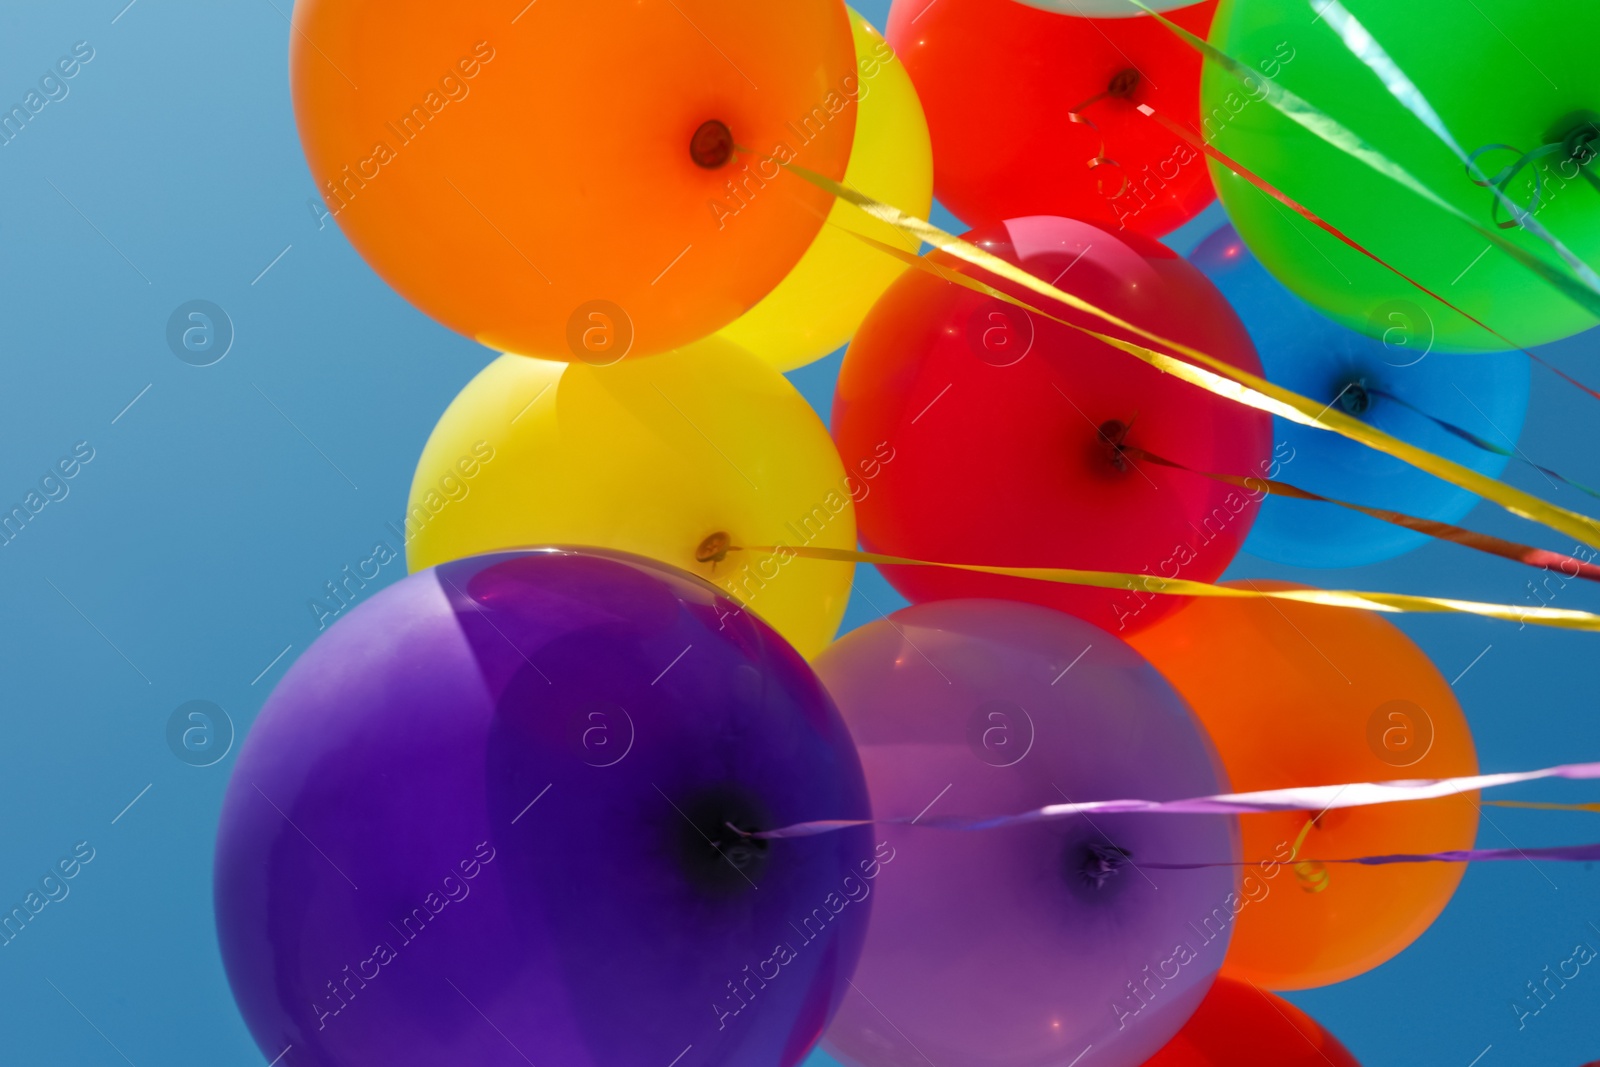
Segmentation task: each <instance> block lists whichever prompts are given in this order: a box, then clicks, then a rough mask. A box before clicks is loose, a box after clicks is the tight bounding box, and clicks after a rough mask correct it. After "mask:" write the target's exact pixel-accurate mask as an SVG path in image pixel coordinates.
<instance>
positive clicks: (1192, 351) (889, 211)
mask: <svg viewBox="0 0 1600 1067" xmlns="http://www.w3.org/2000/svg"><path fill="white" fill-rule="evenodd" d="M781 166H783V168H784V169H785V170H787V171H790V172H791V173H793V174H795V175H797V176H798V177H800V178H802V179H804V180H805V181H807V182H810V183H811V184H812V185H815V186H817V187H818V188H821V189H824V190H826V191H827V192H829V193H832V194H833V195H834V196H835V197H836V198H838V199H840V200H844V201H846V202H848V203H851V204H854V205H855V206H856V207H858V208H860V209H861V210H862V211H864V212H865V213H866V214H868V215H869V216H871V217H872V218H875V219H878V220H880V221H882V222H885V223H887V224H889V225H890V226H893V227H895V228H896V229H898V230H899V231H900V232H902V233H904V234H906V235H907V236H909V237H913V238H915V239H917V240H920V241H925V242H927V243H928V244H931V245H933V246H934V247H935V248H938V249H940V250H941V251H944V252H946V253H948V254H949V255H951V256H953V257H955V258H956V259H959V260H961V261H963V262H965V263H968V264H971V265H972V266H975V267H978V268H980V269H982V270H986V271H988V272H990V273H992V274H994V275H996V276H997V277H999V278H1003V279H1004V280H1006V281H1009V282H1012V283H1014V284H1016V285H1019V286H1021V287H1023V288H1025V289H1028V290H1030V291H1032V292H1034V293H1037V294H1039V295H1040V296H1044V297H1046V298H1048V299H1050V300H1054V301H1058V302H1060V303H1062V304H1065V305H1066V306H1068V307H1070V308H1072V309H1074V310H1076V311H1080V312H1082V313H1084V314H1087V315H1091V316H1093V317H1095V318H1097V319H1100V320H1101V321H1102V322H1105V323H1107V324H1108V325H1110V326H1113V327H1115V328H1117V329H1119V330H1124V331H1126V332H1128V333H1130V334H1132V335H1134V336H1136V337H1140V338H1143V339H1144V340H1147V341H1149V342H1151V343H1152V344H1157V345H1160V346H1162V347H1163V348H1168V349H1171V350H1172V351H1174V352H1177V353H1178V354H1179V355H1181V356H1182V357H1184V358H1182V359H1180V358H1178V356H1173V355H1169V354H1167V353H1166V352H1158V351H1156V350H1154V349H1152V348H1147V347H1145V346H1144V345H1140V344H1136V343H1134V342H1132V341H1128V340H1124V339H1123V338H1120V337H1112V336H1110V335H1108V334H1104V333H1100V332H1099V331H1097V330H1091V329H1089V328H1088V327H1086V326H1081V325H1079V324H1077V323H1073V322H1068V321H1067V320H1066V319H1063V318H1060V317H1059V316H1056V315H1051V314H1049V313H1048V312H1045V311H1041V310H1039V309H1038V308H1036V307H1034V306H1032V305H1031V304H1029V303H1027V302H1026V301H1023V300H1020V299H1018V298H1017V297H1014V296H1012V295H1011V294H1009V293H1006V292H1002V291H1001V290H999V289H996V288H995V287H994V286H992V285H989V284H988V283H986V282H983V281H981V280H979V279H977V278H974V277H972V276H971V275H968V274H966V273H964V272H962V271H946V270H941V269H939V268H938V267H937V266H934V265H932V264H930V263H928V262H927V260H926V257H923V256H917V255H913V254H912V253H909V252H906V251H905V250H904V249H896V248H894V247H893V246H891V245H887V244H884V243H883V242H881V241H874V240H872V239H871V238H868V237H866V236H865V235H857V236H858V237H860V239H862V240H864V241H867V242H868V243H869V244H871V245H873V246H874V247H876V248H878V249H880V250H881V251H883V252H885V253H888V254H890V255H894V256H896V257H897V258H899V259H901V260H902V261H904V262H906V263H909V264H911V265H914V266H917V267H918V268H919V269H922V270H931V271H933V272H934V273H935V274H937V275H938V276H939V277H941V278H944V279H945V280H947V281H953V282H955V283H956V284H959V285H962V286H964V287H966V288H968V289H972V290H974V291H976V292H980V293H983V294H985V295H986V296H990V297H993V298H994V299H997V300H1000V301H1003V302H1005V303H1008V304H1012V305H1015V306H1016V307H1019V308H1022V309H1023V310H1024V311H1027V312H1029V313H1031V314H1035V315H1039V316H1041V317H1043V318H1046V319H1049V320H1050V321H1052V322H1058V323H1061V324H1062V325H1064V326H1067V327H1069V328H1071V329H1074V330H1077V331H1079V332H1080V333H1083V334H1085V335H1086V336H1089V337H1093V338H1095V339H1096V340H1098V341H1101V342H1103V343H1105V344H1107V345H1110V346H1111V347H1113V348H1116V349H1119V350H1121V351H1123V352H1127V353H1128V354H1129V355H1132V356H1134V357H1135V358H1137V359H1139V360H1141V361H1143V362H1144V363H1147V364H1149V365H1150V366H1152V367H1155V368H1156V369H1157V370H1160V371H1162V372H1164V373H1167V374H1171V375H1172V376H1173V377H1176V378H1179V379H1182V380H1183V381H1186V382H1188V383H1189V384H1191V385H1195V386H1198V387H1200V388H1202V389H1205V390H1206V391H1207V392H1210V393H1213V394H1215V395H1217V396H1220V397H1222V398H1224V399H1226V400H1231V401H1233V402H1234V403H1239V404H1244V405H1246V406H1248V407H1252V408H1255V409H1257V410H1259V411H1265V412H1267V413H1269V414H1272V415H1278V416H1280V417H1282V418H1285V419H1288V420H1290V421H1291V422H1296V423H1299V424H1301V425H1305V426H1311V427H1315V428H1317V429H1320V430H1329V431H1332V432H1334V433H1338V434H1340V435H1342V436H1344V437H1348V438H1350V439H1351V440H1353V441H1357V442H1359V443H1361V444H1363V445H1366V446H1367V447H1369V448H1374V449H1376V450H1378V451H1379V452H1383V453H1384V454H1386V455H1389V456H1393V457H1394V458H1396V459H1399V460H1401V461H1403V462H1405V463H1408V464H1410V465H1411V466H1413V467H1416V468H1417V469H1419V470H1423V471H1427V472H1428V473H1429V474H1432V475H1434V476H1435V477H1437V478H1440V479H1442V480H1444V481H1447V482H1449V483H1451V484H1452V485H1456V486H1459V487H1460V488H1462V489H1465V490H1467V491H1468V492H1471V493H1474V494H1476V495H1478V496H1480V497H1483V498H1484V499H1485V500H1492V501H1494V502H1495V503H1497V504H1499V505H1500V506H1501V507H1503V508H1505V509H1506V510H1507V511H1509V512H1511V513H1512V514H1513V515H1517V516H1519V517H1521V518H1524V519H1528V520H1530V521H1532V522H1537V523H1541V524H1542V525H1545V526H1548V527H1549V528H1550V529H1552V530H1555V531H1557V532H1558V533H1563V534H1566V535H1567V536H1568V537H1572V538H1575V539H1577V540H1578V541H1580V542H1582V543H1583V544H1587V545H1590V546H1592V547H1595V548H1600V523H1596V522H1595V520H1593V519H1590V518H1589V517H1587V516H1585V515H1580V514H1579V513H1577V512H1575V511H1569V510H1568V509H1566V508H1563V507H1560V506H1559V505H1556V504H1552V503H1549V502H1548V501H1545V500H1541V499H1539V498H1538V497H1536V496H1534V495H1533V494H1531V493H1526V492H1523V491H1522V490H1520V489H1517V488H1515V487H1513V486H1510V485H1507V484H1506V483H1504V482H1501V481H1499V480H1498V479H1495V478H1490V477H1488V476H1487V475H1484V474H1480V473H1478V472H1477V471H1475V470H1472V469H1471V468H1469V467H1465V466H1462V465H1461V464H1459V463H1456V462H1454V461H1452V460H1449V459H1446V458H1444V457H1443V456H1437V455H1434V454H1433V453H1431V452H1429V451H1427V450H1426V449H1424V448H1419V447H1417V446H1416V445H1413V444H1410V443H1409V442H1406V441H1402V440H1400V439H1399V438H1397V437H1394V436H1392V435H1390V434H1387V433H1384V432H1383V431H1382V430H1379V429H1377V428H1376V427H1373V426H1369V425H1367V424H1366V423H1364V422H1361V421H1360V420H1359V419H1355V418H1352V417H1351V416H1349V415H1346V414H1345V413H1343V412H1341V411H1336V410H1333V409H1332V407H1331V406H1329V405H1326V404H1318V403H1316V402H1315V401H1313V400H1310V399H1308V398H1306V397H1303V396H1301V395H1300V394H1298V393H1295V392H1293V391H1292V390H1289V389H1285V388H1283V387H1282V386H1279V385H1275V384H1273V383H1272V382H1269V381H1267V380H1266V379H1265V378H1262V377H1260V376H1259V375H1255V374H1251V373H1250V372H1248V371H1245V370H1242V369H1241V368H1238V367H1235V366H1233V365H1232V364H1231V363H1228V362H1227V361H1226V360H1222V359H1218V358H1217V357H1216V356H1212V355H1209V354H1207V353H1205V352H1201V351H1199V350H1198V349H1196V348H1193V347H1191V346H1189V345H1186V344H1182V343H1180V342H1177V341H1174V340H1171V339H1169V338H1165V337H1162V336H1161V335H1159V334H1155V333H1152V332H1150V331H1149V330H1146V329H1144V328H1142V327H1140V326H1136V325H1134V324H1133V323H1130V322H1127V321H1125V320H1123V319H1121V318H1119V317H1118V316H1116V315H1113V314H1111V313H1110V312H1108V311H1105V310H1103V309H1101V308H1099V307H1096V306H1095V305H1093V304H1091V303H1089V302H1088V301H1086V300H1084V299H1082V298H1081V297H1078V296H1074V295H1073V294H1071V293H1068V292H1065V291H1063V290H1061V289H1058V288H1056V287H1055V286H1054V285H1052V284H1051V283H1049V282H1046V281H1044V280H1043V279H1041V278H1036V277H1034V276H1033V275H1032V274H1029V273H1028V272H1027V271H1025V270H1023V269H1022V268H1021V267H1018V266H1016V265H1014V264H1012V263H1008V262H1006V261H1005V260H1003V259H1001V258H1000V257H998V256H996V255H994V254H993V253H992V252H988V251H985V250H984V249H982V248H979V247H978V246H977V245H975V244H972V243H971V242H970V241H964V240H962V239H961V238H959V237H956V236H954V235H952V234H949V233H946V232H945V231H944V230H942V229H940V228H939V227H937V226H935V225H933V224H932V223H930V222H928V221H927V220H925V219H919V218H917V217H916V216H914V215H909V214H907V213H906V212H903V211H901V210H900V209H899V208H897V207H894V206H893V205H891V204H885V203H883V202H881V201H878V200H874V199H873V198H872V197H869V196H866V195H865V194H863V193H859V192H857V191H855V190H854V189H849V188H846V187H845V186H843V185H840V184H839V183H838V182H836V181H834V180H832V179H831V178H828V177H826V176H824V175H821V174H818V173H817V172H815V171H812V170H808V169H807V168H805V167H802V166H800V165H798V164H796V163H782V164H781ZM1597 313H1600V311H1597ZM1191 361H1192V362H1191Z"/></svg>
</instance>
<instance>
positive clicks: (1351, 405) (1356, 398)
mask: <svg viewBox="0 0 1600 1067" xmlns="http://www.w3.org/2000/svg"><path fill="white" fill-rule="evenodd" d="M1375 395H1377V391H1376V390H1373V389H1368V388H1367V383H1366V380H1365V379H1360V378H1358V379H1357V380H1355V381H1353V382H1351V383H1350V384H1349V385H1347V386H1345V387H1344V388H1343V389H1341V390H1339V395H1338V396H1337V397H1335V398H1334V399H1336V400H1337V401H1338V402H1339V406H1340V407H1341V408H1344V410H1345V411H1346V412H1347V413H1349V414H1351V415H1357V416H1359V415H1365V414H1366V413H1367V412H1368V411H1369V410H1371V408H1372V398H1373V397H1374V396H1375Z"/></svg>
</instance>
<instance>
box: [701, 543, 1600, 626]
mask: <svg viewBox="0 0 1600 1067" xmlns="http://www.w3.org/2000/svg"><path fill="white" fill-rule="evenodd" d="M729 551H730V552H763V553H767V554H768V555H776V556H780V557H781V556H783V555H785V554H788V555H791V556H799V557H801V558H803V559H826V560H832V561H834V562H836V563H871V564H874V565H876V566H879V567H948V568H950V569H952V570H958V571H974V572H976V573H978V574H997V575H1000V576H1001V577H1003V578H1028V579H1032V580H1034V581H1040V582H1057V583H1060V584H1062V585H1087V586H1093V587H1095V588H1097V589H1128V590H1133V591H1139V590H1143V591H1144V592H1146V593H1158V594H1161V595H1164V596H1194V597H1233V598H1235V599H1238V598H1248V599H1254V598H1258V597H1265V598H1267V599H1269V600H1294V601H1298V602H1300V603H1302V604H1320V605H1322V606H1323V607H1330V608H1354V609H1356V610H1359V611H1377V612H1383V613H1385V614H1393V615H1404V614H1434V615H1438V614H1453V615H1477V616H1479V617H1481V618H1486V619H1500V620H1501V621H1503V622H1515V623H1524V624H1527V623H1531V624H1532V625H1534V626H1549V627H1552V628H1554V629H1558V630H1583V631H1588V632H1591V633H1594V632H1600V615H1595V614H1592V613H1590V612H1587V611H1575V610H1572V609H1568V608H1536V607H1517V606H1515V605H1512V604H1485V603H1482V602H1481V601H1476V600H1453V599H1450V598H1447V597H1433V596H1414V595H1412V594H1410V593H1368V592H1354V591H1350V590H1338V589H1256V588H1248V589H1247V588H1243V587H1239V586H1228V585H1212V584H1211V583H1210V582H1199V581H1195V580H1193V579H1191V578H1163V577H1160V576H1159V575H1155V574H1128V573H1125V572H1122V571H1086V570H1074V569H1071V568H1068V567H996V566H990V565H987V564H980V563H941V562H938V561H935V560H926V559H908V558H906V557H904V556H885V555H882V554H880V553H877V552H857V551H854V550H853V549H846V548H813V547H811V546H810V545H743V546H739V547H737V548H730V549H729Z"/></svg>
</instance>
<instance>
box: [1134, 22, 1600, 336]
mask: <svg viewBox="0 0 1600 1067" xmlns="http://www.w3.org/2000/svg"><path fill="white" fill-rule="evenodd" d="M1128 2H1129V3H1131V4H1133V5H1134V6H1135V7H1138V8H1140V9H1141V10H1143V11H1144V12H1145V13H1146V14H1148V15H1151V16H1153V17H1154V18H1155V19H1156V20H1157V21H1159V22H1160V23H1161V24H1162V25H1163V26H1165V27H1166V28H1167V29H1168V30H1170V31H1171V32H1172V33H1174V34H1176V35H1177V36H1178V37H1179V38H1181V39H1182V40H1183V41H1185V42H1186V43H1188V44H1189V45H1190V46H1191V47H1193V48H1195V49H1196V50H1198V51H1199V52H1200V53H1201V54H1202V55H1204V56H1205V57H1206V58H1207V59H1209V60H1212V61H1213V62H1215V63H1216V64H1217V65H1218V66H1220V67H1222V68H1223V69H1224V70H1226V71H1227V72H1228V73H1229V74H1231V75H1233V77H1234V78H1236V79H1238V80H1239V82H1240V83H1241V84H1246V85H1253V86H1255V87H1258V88H1259V89H1260V90H1261V92H1262V94H1263V95H1262V99H1263V100H1265V101H1266V102H1267V103H1268V104H1269V105H1271V107H1272V108H1273V110H1275V111H1277V112H1278V113H1279V114H1281V115H1283V116H1284V117H1285V118H1288V119H1290V120H1291V121H1293V122H1295V123H1296V124H1298V125H1299V126H1301V127H1303V128H1304V129H1306V130H1307V131H1309V132H1310V133H1312V134H1314V135H1315V136H1317V137H1318V138H1320V139H1321V140H1323V141H1326V142H1327V143H1328V144H1330V145H1332V146H1333V147H1334V148H1337V149H1338V150H1339V151H1340V152H1342V153H1344V154H1345V155H1347V156H1349V157H1350V158H1352V159H1355V160H1357V161H1359V162H1361V163H1363V164H1365V165H1366V166H1367V167H1369V168H1371V169H1372V170H1375V171H1377V172H1378V173H1379V174H1382V175H1384V176H1385V177H1387V178H1390V179H1391V180H1393V181H1396V182H1398V183H1400V184H1401V185H1403V186H1405V187H1406V188H1407V189H1409V190H1411V191H1412V192H1413V193H1415V194H1416V195H1418V196H1420V197H1422V198H1423V199H1424V200H1426V201H1428V202H1429V203H1430V204H1432V205H1434V206H1435V207H1437V208H1439V209H1440V210H1441V211H1444V212H1445V213H1446V214H1448V215H1450V216H1451V217H1453V218H1455V219H1458V220H1460V221H1461V222H1463V223H1465V224H1466V225H1468V226H1470V227H1471V228H1472V229H1473V230H1475V231H1476V232H1477V233H1478V234H1479V236H1481V237H1483V239H1484V240H1486V241H1488V242H1489V243H1490V244H1491V245H1493V246H1495V247H1497V248H1499V249H1500V251H1502V252H1504V253H1505V254H1506V255H1508V256H1511V257H1512V258H1513V259H1515V260H1516V261H1517V262H1518V263H1521V264H1522V265H1523V266H1524V267H1526V268H1528V269H1529V270H1531V271H1533V272H1534V273H1535V274H1537V275H1538V276H1539V277H1540V278H1542V279H1544V281H1546V282H1548V283H1549V284H1550V285H1552V286H1554V287H1555V288H1556V289H1558V290H1559V291H1560V292H1561V293H1563V294H1564V295H1566V296H1567V297H1568V298H1570V299H1572V300H1573V301H1574V302H1576V303H1577V304H1578V305H1579V306H1580V307H1582V308H1584V309H1585V310H1587V311H1588V312H1589V313H1590V314H1593V315H1600V276H1596V275H1595V273H1594V271H1593V269H1592V268H1590V267H1589V266H1588V265H1587V264H1585V263H1583V262H1582V261H1581V260H1579V259H1578V258H1577V257H1576V256H1574V255H1573V254H1572V253H1571V251H1570V250H1568V249H1567V248H1566V246H1565V245H1563V244H1561V242H1560V241H1558V240H1556V239H1555V238H1554V237H1552V236H1550V235H1549V234H1548V232H1547V231H1544V229H1543V227H1542V226H1541V227H1539V228H1538V230H1530V232H1533V233H1535V235H1536V236H1537V235H1540V234H1542V235H1543V236H1544V237H1545V238H1546V239H1547V243H1550V244H1551V247H1552V248H1554V249H1556V251H1557V254H1558V255H1561V257H1562V259H1563V261H1564V262H1566V263H1567V265H1568V266H1569V267H1570V268H1571V269H1572V270H1573V272H1574V273H1576V274H1577V275H1578V279H1580V280H1581V281H1580V280H1574V279H1572V278H1569V277H1568V276H1567V275H1565V274H1563V273H1561V271H1559V270H1557V269H1556V268H1555V267H1554V266H1553V265H1551V264H1549V263H1547V262H1545V261H1544V260H1543V259H1540V258H1539V257H1538V256H1535V255H1533V254H1532V253H1530V252H1528V251H1527V250H1526V249H1524V248H1522V247H1520V246H1518V245H1516V244H1513V243H1512V242H1510V241H1508V240H1506V239H1505V238H1504V237H1502V236H1500V235H1499V234H1498V233H1496V232H1494V231H1493V230H1490V229H1486V228H1485V227H1484V226H1482V225H1481V224H1479V223H1478V222H1477V220H1475V219H1473V218H1472V217H1471V216H1469V215H1468V214H1466V212H1464V211H1462V210H1461V209H1460V208H1459V207H1457V206H1456V205H1454V204H1452V203H1450V202H1449V201H1448V200H1446V199H1444V198H1443V197H1442V196H1440V195H1439V194H1438V193H1436V192H1434V191H1433V190H1432V189H1430V188H1428V187H1427V186H1426V185H1424V184H1423V183H1422V181H1420V180H1419V179H1418V178H1417V177H1416V176H1415V175H1413V174H1412V173H1411V172H1410V171H1408V170H1406V169H1405V167H1403V166H1401V165H1400V164H1399V163H1396V162H1395V161H1394V160H1392V159H1390V158H1389V157H1388V156H1387V155H1385V154H1384V153H1383V152H1381V151H1380V150H1379V149H1378V148H1376V147H1375V146H1373V145H1371V144H1369V143H1368V142H1367V141H1366V140H1364V139H1363V138H1362V137H1361V136H1360V135H1359V134H1357V133H1355V132H1354V131H1352V130H1350V129H1349V128H1348V127H1346V126H1345V125H1343V124H1342V123H1340V122H1339V120H1337V119H1335V118H1334V117H1333V116H1332V115H1329V114H1328V113H1327V112H1325V111H1323V110H1321V109H1320V108H1318V107H1316V106H1315V105H1313V104H1311V103H1309V102H1307V101H1306V100H1304V99H1302V98H1301V97H1299V96H1297V95H1295V94H1294V93H1292V92H1290V91H1289V90H1288V89H1285V88H1284V87H1283V86H1281V85H1279V84H1278V83H1277V82H1276V81H1273V80H1272V79H1267V80H1265V81H1262V80H1260V79H1257V78H1255V76H1254V73H1253V72H1252V71H1251V70H1250V69H1249V68H1248V67H1246V66H1245V65H1244V64H1242V63H1240V62H1239V61H1238V60H1236V59H1234V58H1233V57H1232V56H1230V55H1228V54H1227V53H1226V52H1224V51H1222V50H1221V49H1220V48H1217V47H1215V46H1214V45H1212V44H1211V43H1210V42H1209V41H1207V40H1206V39H1205V38H1203V37H1200V36H1198V35H1196V34H1193V33H1191V32H1189V31H1188V30H1186V29H1184V28H1183V27H1182V26H1179V25H1178V24H1177V23H1175V22H1173V21H1172V20H1171V19H1169V18H1167V17H1165V16H1164V15H1161V14H1160V13H1158V12H1156V11H1154V10H1153V9H1151V8H1149V7H1147V6H1146V5H1145V4H1144V3H1143V2H1142V0H1128ZM1323 2H1324V3H1325V4H1326V7H1324V8H1321V9H1319V8H1317V7H1316V6H1315V4H1313V5H1312V9H1313V11H1316V12H1317V14H1318V17H1319V18H1320V17H1322V15H1323V13H1325V12H1329V11H1332V10H1333V9H1335V8H1337V13H1336V15H1335V17H1338V16H1341V15H1342V17H1343V19H1344V20H1345V21H1343V22H1341V23H1340V27H1341V30H1342V32H1341V33H1340V37H1341V40H1343V41H1344V42H1345V45H1346V47H1347V48H1349V49H1350V50H1351V52H1352V53H1354V54H1355V55H1356V57H1357V58H1358V59H1360V60H1361V61H1362V62H1363V63H1366V64H1367V65H1368V66H1369V68H1372V69H1374V72H1375V73H1378V76H1379V78H1380V79H1381V80H1383V82H1384V85H1385V87H1386V88H1387V89H1388V90H1389V92H1390V95H1392V96H1394V97H1395V99H1396V100H1398V101H1399V102H1400V103H1401V104H1402V105H1403V106H1405V107H1406V108H1407V110H1410V111H1412V113H1413V114H1415V115H1417V117H1418V118H1419V119H1420V120H1421V121H1422V122H1423V123H1424V124H1425V125H1428V126H1429V128H1430V129H1431V130H1433V131H1434V132H1435V134H1436V135H1438V136H1439V137H1440V138H1441V140H1444V141H1445V143H1446V144H1447V145H1448V146H1450V147H1451V150H1452V151H1454V152H1456V154H1457V155H1458V156H1459V157H1460V158H1461V159H1462V161H1463V162H1466V153H1465V152H1464V151H1462V150H1461V149H1460V146H1459V145H1456V144H1455V142H1454V139H1453V138H1450V137H1449V134H1448V131H1445V130H1444V128H1443V124H1442V122H1440V121H1439V120H1438V115H1437V114H1436V113H1434V111H1433V109H1432V107H1431V106H1428V105H1427V101H1426V100H1425V99H1423V98H1422V96H1421V93H1420V92H1419V91H1417V89H1416V86H1415V85H1413V84H1412V83H1411V81H1410V79H1409V78H1406V77H1405V75H1404V74H1403V73H1401V72H1400V70H1399V68H1398V67H1396V66H1395V65H1394V63H1393V60H1390V59H1389V57H1388V54H1387V53H1386V52H1384V51H1383V49H1382V48H1381V46H1379V45H1378V44H1377V42H1376V41H1374V40H1373V39H1372V36H1371V34H1369V33H1367V32H1366V30H1365V29H1364V28H1362V27H1361V25H1360V23H1358V22H1356V21H1355V19H1354V18H1353V17H1352V16H1351V15H1350V14H1349V12H1347V11H1345V9H1344V8H1343V7H1341V6H1340V5H1339V4H1338V2H1337V0H1323ZM1331 21H1332V20H1331V19H1330V22H1331Z"/></svg>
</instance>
